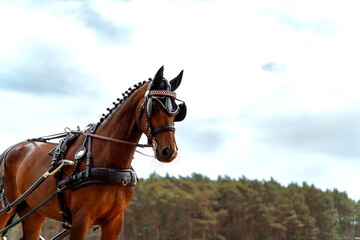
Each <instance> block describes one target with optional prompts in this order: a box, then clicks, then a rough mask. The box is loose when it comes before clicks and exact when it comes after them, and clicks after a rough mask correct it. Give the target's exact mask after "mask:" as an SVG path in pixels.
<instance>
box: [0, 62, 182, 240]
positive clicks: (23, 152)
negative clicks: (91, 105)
mask: <svg viewBox="0 0 360 240" xmlns="http://www.w3.org/2000/svg"><path fill="white" fill-rule="evenodd" d="M182 73H183V72H181V73H180V74H179V75H178V76H177V77H176V78H174V79H173V80H171V81H167V80H166V79H165V78H163V67H162V68H160V69H159V71H158V72H157V73H156V75H155V77H154V79H152V80H151V79H150V80H149V81H144V82H142V83H139V84H135V85H134V87H135V88H129V91H126V93H125V94H123V96H124V98H123V99H121V100H120V99H118V100H119V102H118V103H114V105H115V106H114V108H112V109H108V110H109V113H108V114H107V115H106V116H104V117H103V118H102V119H101V120H100V122H99V123H98V125H97V126H98V127H97V129H96V131H94V132H93V135H94V136H95V137H93V138H92V143H91V146H89V147H91V168H111V169H121V170H123V169H125V170H126V169H130V168H131V162H132V160H133V157H134V152H135V150H136V145H135V144H136V143H138V142H139V140H140V137H141V135H142V133H144V134H146V135H147V136H148V138H149V143H151V145H152V146H153V149H154V153H155V157H156V158H157V159H158V160H159V161H161V162H164V163H168V162H171V161H172V160H173V159H174V158H175V157H176V156H177V151H178V148H177V145H176V141H175V133H174V131H175V127H174V122H176V121H181V120H183V119H184V118H185V115H186V106H185V103H182V104H178V101H175V100H178V99H177V98H176V94H175V92H174V91H175V90H176V89H177V88H178V86H179V85H180V83H181V79H182ZM77 135H78V137H77V138H76V139H75V140H74V142H73V143H72V144H71V145H69V147H68V149H67V151H66V153H65V155H64V158H65V159H67V160H71V161H73V162H75V161H76V160H75V157H74V155H76V154H77V153H78V149H79V148H81V146H82V145H83V143H84V140H85V138H86V137H89V136H85V135H84V134H79V133H78V134H77ZM96 136H100V137H103V138H102V139H101V138H100V137H96ZM111 139H112V140H113V141H110V140H111ZM114 139H115V140H119V141H123V142H124V143H121V142H120V143H119V142H114ZM85 141H86V140H85ZM127 143H134V144H127ZM56 146H57V144H54V143H49V142H47V141H33V140H29V141H25V142H22V143H19V144H17V145H15V146H13V147H11V148H10V149H9V150H8V151H7V152H6V153H4V154H3V155H2V158H3V159H2V162H3V163H4V164H3V163H2V164H1V167H0V173H1V172H2V173H3V176H4V179H3V186H4V192H3V193H4V195H5V196H6V198H7V200H8V202H10V203H12V202H14V201H15V200H16V199H17V198H19V196H20V195H21V194H23V193H24V192H25V191H26V190H27V189H29V188H30V187H31V185H32V184H33V183H34V182H35V181H36V180H37V179H39V178H40V177H41V176H42V175H43V174H44V173H45V172H46V171H47V170H48V169H49V167H50V164H51V160H52V158H51V156H50V155H49V152H51V151H52V150H53V149H54V147H56ZM89 147H88V148H89ZM85 151H86V150H85ZM87 151H90V150H89V149H87ZM5 161H6V164H5ZM4 168H5V169H4ZM85 169H86V161H79V165H78V167H77V169H75V170H76V171H75V173H79V172H81V171H84V170H85ZM73 170H74V166H69V165H68V166H64V167H63V168H62V176H63V177H62V179H60V180H63V179H65V178H66V177H67V176H69V175H70V174H71V173H72V172H73ZM56 189H57V183H56V180H55V178H54V177H49V178H46V180H45V181H44V182H43V183H42V184H40V185H39V186H38V187H37V188H36V190H35V191H34V192H32V193H31V194H30V195H29V196H28V197H27V198H26V199H25V201H24V202H22V203H21V204H19V205H18V206H16V207H14V208H12V209H11V210H9V212H7V213H4V214H2V215H0V229H2V228H4V227H5V225H6V223H7V222H8V220H9V219H10V218H11V217H12V216H13V215H14V214H15V213H17V214H18V215H19V217H22V216H24V215H25V214H26V213H28V212H29V211H31V210H32V209H34V208H35V207H36V206H38V205H39V204H41V203H42V202H43V201H44V200H45V199H47V198H48V197H49V196H50V195H51V194H53V193H54V191H56ZM133 192H134V186H133V185H132V186H130V185H126V184H111V183H108V184H98V183H91V184H88V185H85V186H81V187H79V188H77V189H71V188H69V189H66V190H65V191H64V192H63V205H64V207H65V208H66V209H68V210H70V212H71V216H72V223H71V230H70V240H79V239H85V236H86V232H87V230H88V229H89V228H90V227H91V226H92V225H99V226H100V227H101V229H102V235H101V239H103V240H111V239H116V238H117V237H118V235H119V234H120V232H121V229H122V226H123V221H124V211H125V209H126V207H127V206H128V204H129V202H130V200H131V198H132V196H133ZM58 200H59V199H58V197H57V196H56V197H54V198H53V199H51V200H50V201H49V202H47V203H46V204H45V205H44V206H42V207H41V208H39V209H38V210H37V211H36V212H34V213H33V214H31V215H30V217H28V218H27V219H25V220H24V221H23V222H22V229H23V239H34V240H35V239H36V240H37V239H39V236H40V233H41V227H42V225H43V223H44V221H45V219H46V218H52V219H55V220H59V221H62V218H61V216H60V214H59V211H60V208H59V202H58ZM3 208H4V206H3Z"/></svg>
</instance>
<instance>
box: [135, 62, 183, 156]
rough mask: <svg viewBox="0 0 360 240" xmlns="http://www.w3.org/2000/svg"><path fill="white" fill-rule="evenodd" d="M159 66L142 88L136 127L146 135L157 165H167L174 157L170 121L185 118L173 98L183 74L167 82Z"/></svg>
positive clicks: (174, 143)
mask: <svg viewBox="0 0 360 240" xmlns="http://www.w3.org/2000/svg"><path fill="white" fill-rule="evenodd" d="M163 73H164V67H161V68H160V69H159V70H158V72H157V73H156V74H155V77H154V78H153V79H152V80H150V81H149V83H148V84H147V85H146V92H145V94H144V98H143V101H142V102H141V104H140V105H139V116H138V128H139V130H140V131H141V132H143V133H144V134H146V135H147V136H148V141H149V143H151V144H152V146H153V149H154V152H155V157H156V158H157V159H158V160H159V161H161V162H171V161H172V160H174V159H175V158H176V156H177V152H178V147H177V145H176V140H175V126H174V122H178V121H182V120H183V119H184V118H185V116H186V105H185V103H184V102H183V101H181V100H178V99H177V98H176V93H175V90H176V89H177V88H178V87H179V85H180V83H181V80H182V76H183V71H181V72H180V74H179V75H178V76H177V77H176V78H174V79H172V80H171V81H167V80H166V79H165V78H164V77H163Z"/></svg>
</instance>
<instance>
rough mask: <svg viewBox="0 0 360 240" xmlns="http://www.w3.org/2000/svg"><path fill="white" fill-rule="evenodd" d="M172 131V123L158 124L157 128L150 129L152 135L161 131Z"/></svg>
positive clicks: (173, 127) (173, 128) (173, 129)
mask: <svg viewBox="0 0 360 240" xmlns="http://www.w3.org/2000/svg"><path fill="white" fill-rule="evenodd" d="M167 131H173V132H175V126H174V125H173V124H168V125H164V126H160V127H158V128H154V129H152V135H153V136H155V135H157V134H159V133H161V132H167Z"/></svg>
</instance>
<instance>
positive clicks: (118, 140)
mask: <svg viewBox="0 0 360 240" xmlns="http://www.w3.org/2000/svg"><path fill="white" fill-rule="evenodd" d="M70 133H73V134H83V135H85V137H86V136H90V137H94V138H98V139H101V140H106V141H110V142H115V143H121V144H127V145H131V146H135V147H141V148H146V147H152V145H151V144H140V143H135V142H129V141H125V140H120V139H115V138H110V137H105V136H101V135H98V134H94V133H90V132H88V131H71V132H70Z"/></svg>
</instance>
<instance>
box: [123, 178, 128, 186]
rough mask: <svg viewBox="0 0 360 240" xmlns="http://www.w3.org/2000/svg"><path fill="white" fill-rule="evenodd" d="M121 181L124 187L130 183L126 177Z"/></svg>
mask: <svg viewBox="0 0 360 240" xmlns="http://www.w3.org/2000/svg"><path fill="white" fill-rule="evenodd" d="M121 183H122V185H123V186H124V187H126V186H127V185H128V182H127V181H126V179H123V180H122V182H121Z"/></svg>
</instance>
